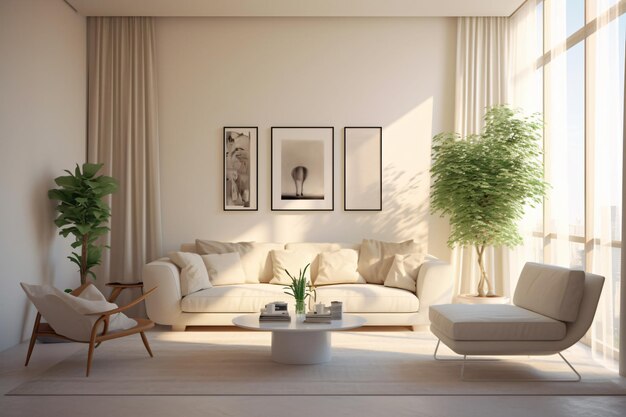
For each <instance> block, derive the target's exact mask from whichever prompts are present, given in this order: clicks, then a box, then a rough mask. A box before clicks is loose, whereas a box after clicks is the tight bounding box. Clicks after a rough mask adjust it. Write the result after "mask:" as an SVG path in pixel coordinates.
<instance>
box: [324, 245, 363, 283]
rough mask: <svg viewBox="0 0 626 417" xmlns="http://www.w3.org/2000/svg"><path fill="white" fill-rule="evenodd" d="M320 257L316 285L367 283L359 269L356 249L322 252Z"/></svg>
mask: <svg viewBox="0 0 626 417" xmlns="http://www.w3.org/2000/svg"><path fill="white" fill-rule="evenodd" d="M318 259H319V272H318V273H317V278H315V281H314V284H315V285H329V284H364V283H365V278H363V277H362V276H361V274H359V272H358V271H357V268H358V265H357V263H358V260H359V254H358V252H357V251H355V250H354V249H339V250H335V251H329V252H322V253H320V254H319V255H318Z"/></svg>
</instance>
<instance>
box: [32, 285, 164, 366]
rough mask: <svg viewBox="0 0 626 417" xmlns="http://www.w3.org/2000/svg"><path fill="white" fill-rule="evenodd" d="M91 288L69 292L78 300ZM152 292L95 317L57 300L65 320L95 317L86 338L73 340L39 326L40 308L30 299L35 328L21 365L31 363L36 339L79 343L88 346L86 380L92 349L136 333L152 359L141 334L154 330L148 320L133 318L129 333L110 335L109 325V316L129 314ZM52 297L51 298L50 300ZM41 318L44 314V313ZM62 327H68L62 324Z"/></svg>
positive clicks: (122, 332) (44, 325)
mask: <svg viewBox="0 0 626 417" xmlns="http://www.w3.org/2000/svg"><path fill="white" fill-rule="evenodd" d="M90 285H92V284H91V283H86V284H83V285H81V286H80V287H78V288H76V289H75V290H74V291H72V292H71V294H72V295H75V296H79V295H80V294H81V293H82V292H83V291H84V290H85V289H86V288H87V287H88V286H90ZM22 287H23V288H24V291H26V293H27V295H29V291H28V289H27V286H25V285H24V284H22ZM154 290H156V287H155V288H152V289H151V290H150V291H147V292H146V293H144V294H143V295H142V296H141V297H138V298H136V299H135V300H133V301H131V302H130V303H129V304H127V305H125V306H123V307H118V308H115V309H111V310H108V311H102V312H98V313H90V314H81V313H79V312H77V311H74V310H71V309H70V308H69V307H67V306H65V305H63V301H62V300H58V303H60V304H57V305H56V311H59V310H61V311H62V312H63V314H65V316H66V317H67V316H68V314H75V315H76V320H77V321H84V319H89V320H92V319H93V317H98V318H97V319H96V321H95V322H94V323H93V325H92V326H91V331H90V333H89V334H87V332H85V334H84V336H79V337H75V338H71V337H67V336H63V335H61V334H58V333H57V332H56V331H55V330H54V329H53V328H52V326H51V325H50V324H48V323H42V322H41V318H42V314H41V312H40V310H41V308H40V306H38V305H37V304H35V302H34V301H33V299H32V298H31V297H30V295H29V298H31V301H33V304H35V307H37V310H38V311H37V317H36V318H35V325H34V326H33V333H32V335H31V337H30V344H29V346H28V354H27V355H26V363H25V364H24V366H28V362H29V361H30V357H31V355H32V353H33V348H34V347H35V341H36V340H37V337H38V336H49V337H57V338H60V339H65V340H70V341H73V342H79V343H89V354H88V356H87V372H86V376H89V371H90V369H91V361H92V358H93V352H94V349H95V348H96V347H98V346H99V345H100V343H102V342H104V341H106V340H112V339H117V338H120V337H124V336H128V335H132V334H136V333H139V334H140V335H141V340H142V341H143V344H144V346H145V347H146V350H147V351H148V353H149V354H150V357H153V355H152V350H151V349H150V345H149V344H148V339H147V338H146V335H145V333H144V331H146V330H148V329H150V328H152V327H154V322H153V321H151V320H148V319H141V318H133V320H135V321H136V322H137V324H136V325H135V326H134V327H131V328H129V329H125V330H119V331H112V332H109V321H110V319H111V316H112V315H114V314H117V313H121V312H124V311H126V310H128V309H129V308H131V307H133V306H135V305H137V304H139V303H140V302H142V301H143V300H144V299H145V298H146V297H148V296H149V295H150V294H152V293H153V292H154ZM52 297H54V296H52ZM50 301H52V302H53V303H54V302H55V300H50ZM44 314H46V313H45V312H44ZM44 318H45V319H46V320H47V321H49V322H52V324H53V325H54V321H53V320H52V321H50V320H51V319H53V318H52V317H48V316H46V317H44ZM65 325H67V324H66V323H65Z"/></svg>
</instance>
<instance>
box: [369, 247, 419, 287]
mask: <svg viewBox="0 0 626 417" xmlns="http://www.w3.org/2000/svg"><path fill="white" fill-rule="evenodd" d="M409 253H415V254H420V253H421V246H420V245H418V244H417V243H415V242H413V240H407V241H405V242H400V243H394V242H383V241H380V240H373V239H363V242H362V243H361V251H360V253H359V269H358V271H359V273H360V274H361V275H362V276H363V278H365V280H366V281H367V282H368V283H370V284H383V283H384V282H385V279H386V278H387V274H388V273H389V269H391V264H392V263H393V257H394V256H395V255H397V254H401V255H405V254H409ZM419 256H422V258H423V254H421V255H419Z"/></svg>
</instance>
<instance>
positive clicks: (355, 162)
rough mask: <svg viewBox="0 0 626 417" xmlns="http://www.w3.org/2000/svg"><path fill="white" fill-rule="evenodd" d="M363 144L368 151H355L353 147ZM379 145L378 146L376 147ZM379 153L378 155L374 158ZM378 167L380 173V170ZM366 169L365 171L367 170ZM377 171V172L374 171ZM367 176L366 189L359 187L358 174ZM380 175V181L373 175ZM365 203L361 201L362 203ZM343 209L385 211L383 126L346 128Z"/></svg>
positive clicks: (361, 185)
mask: <svg viewBox="0 0 626 417" xmlns="http://www.w3.org/2000/svg"><path fill="white" fill-rule="evenodd" d="M359 141H361V142H363V141H369V143H367V142H366V143H365V148H363V146H360V148H361V149H360V150H359V151H357V150H355V147H354V145H353V144H352V143H348V142H357V143H358V142H359ZM376 141H378V143H375V142H376ZM376 150H377V151H378V155H376V154H374V153H375V151H376ZM376 165H378V167H377V168H378V169H376V168H375V167H376ZM359 167H366V169H365V170H364V169H363V168H359ZM372 168H374V169H372ZM357 169H358V170H359V171H360V172H361V173H364V174H365V175H366V176H367V177H368V178H366V181H365V182H366V183H367V184H365V185H363V184H358V185H357V184H355V182H354V181H353V178H352V177H354V176H355V175H356V174H355V173H354V171H355V170H357ZM376 173H377V174H378V178H377V180H378V181H377V182H378V184H375V182H376V181H375V180H376V178H375V177H373V176H372V174H374V175H375V174H376ZM359 200H361V201H359ZM343 209H344V211H382V210H383V128H382V127H381V126H346V127H344V128H343Z"/></svg>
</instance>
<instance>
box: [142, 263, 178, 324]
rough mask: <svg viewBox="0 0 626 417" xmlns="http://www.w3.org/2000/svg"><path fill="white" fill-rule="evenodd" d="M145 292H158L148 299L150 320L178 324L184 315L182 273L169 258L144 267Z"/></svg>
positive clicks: (147, 305) (147, 308)
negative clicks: (181, 289)
mask: <svg viewBox="0 0 626 417" xmlns="http://www.w3.org/2000/svg"><path fill="white" fill-rule="evenodd" d="M142 279H143V286H144V290H145V291H149V290H151V289H152V288H157V290H156V291H155V292H154V294H152V296H151V297H148V298H146V313H147V314H148V317H149V318H150V320H152V321H154V322H155V323H158V324H170V325H171V324H176V322H177V320H178V319H179V318H180V315H181V314H182V311H181V308H180V301H181V299H182V295H181V292H180V272H179V271H178V268H177V267H176V265H174V264H173V263H172V262H170V261H169V259H167V258H162V259H159V260H156V261H153V262H150V263H149V264H146V265H144V267H143V274H142Z"/></svg>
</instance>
